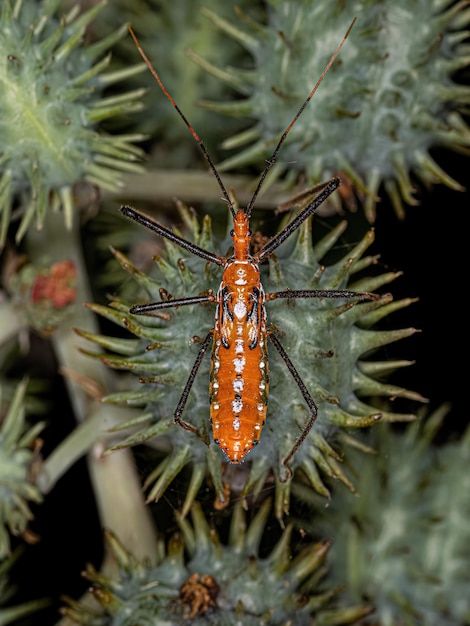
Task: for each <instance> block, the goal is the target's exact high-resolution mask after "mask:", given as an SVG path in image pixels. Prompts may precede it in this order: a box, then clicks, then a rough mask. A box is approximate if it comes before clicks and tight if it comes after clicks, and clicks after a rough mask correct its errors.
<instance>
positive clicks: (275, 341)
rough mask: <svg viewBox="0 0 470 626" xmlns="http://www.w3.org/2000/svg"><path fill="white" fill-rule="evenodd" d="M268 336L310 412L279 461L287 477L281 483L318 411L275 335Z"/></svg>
mask: <svg viewBox="0 0 470 626" xmlns="http://www.w3.org/2000/svg"><path fill="white" fill-rule="evenodd" d="M268 336H269V339H270V340H271V342H272V343H273V345H274V347H275V348H276V350H277V351H278V352H279V354H280V355H281V357H282V359H283V361H284V363H285V364H286V366H287V369H288V370H289V372H290V373H291V374H292V377H293V379H294V380H295V382H296V383H297V386H298V387H299V389H300V391H301V393H302V395H303V397H304V400H305V402H306V403H307V406H308V408H309V409H310V411H311V414H310V418H309V419H308V421H307V423H306V424H305V426H304V427H303V429H302V432H301V433H300V436H299V438H298V439H297V441H296V442H295V443H294V445H293V446H292V449H291V450H290V452H288V454H287V455H286V456H285V457H284V458H283V459H282V461H281V465H282V466H284V467H285V469H286V472H287V476H286V477H285V478H282V477H281V478H280V481H281V482H286V481H287V480H288V479H289V478H291V477H292V469H291V468H290V467H289V461H290V460H291V459H292V457H293V456H294V454H295V453H296V452H297V450H298V449H299V448H300V446H301V445H302V443H303V442H304V441H305V438H306V437H307V435H308V433H309V432H310V431H311V429H312V426H313V425H314V423H315V420H316V419H317V412H318V409H317V405H316V404H315V401H314V400H313V398H312V396H311V395H310V393H309V391H308V389H307V387H306V386H305V383H304V381H303V380H302V379H301V377H300V374H299V373H298V371H297V370H296V369H295V367H294V364H293V363H292V361H291V360H290V358H289V356H288V354H287V352H286V351H285V350H284V348H283V347H282V345H281V343H280V341H279V339H278V338H277V337H276V335H274V333H273V332H272V331H269V332H268Z"/></svg>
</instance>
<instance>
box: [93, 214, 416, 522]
mask: <svg viewBox="0 0 470 626" xmlns="http://www.w3.org/2000/svg"><path fill="white" fill-rule="evenodd" d="M179 208H180V212H181V216H182V218H183V220H184V222H185V224H186V227H187V228H188V229H189V231H190V237H189V239H190V240H192V241H194V242H195V243H196V244H197V245H199V246H201V247H203V248H206V249H209V250H218V251H219V252H220V253H221V254H225V253H226V252H227V250H228V248H229V241H230V237H229V235H228V234H227V236H226V238H225V240H224V242H222V243H219V244H218V245H216V244H215V242H214V240H213V236H212V233H211V227H210V220H209V218H208V217H206V218H205V219H204V223H203V227H202V230H201V231H199V225H198V221H197V219H196V217H195V216H194V215H193V214H192V213H191V212H190V211H188V210H187V209H186V207H184V206H183V205H182V204H180V205H179ZM345 227H346V223H345V222H341V223H340V224H339V225H338V226H337V227H336V228H335V229H334V230H332V231H331V232H330V233H329V234H328V235H327V236H326V237H325V238H324V239H322V240H321V241H320V242H319V243H318V244H316V245H315V246H314V247H312V237H311V225H310V222H309V221H307V222H306V223H305V225H304V226H303V227H302V228H301V229H299V231H298V232H297V233H296V235H294V236H292V237H291V239H290V243H287V242H286V243H285V244H284V245H283V246H281V248H279V253H278V255H277V257H276V258H271V259H270V263H269V266H268V265H267V264H266V265H265V266H262V268H261V269H262V280H263V284H264V287H265V289H267V290H268V291H269V290H272V291H280V290H284V289H286V288H291V289H341V288H344V287H345V286H346V285H348V287H349V288H352V289H354V290H356V291H374V290H376V289H378V288H380V287H381V286H383V285H386V284H387V283H389V282H391V281H393V280H394V279H395V278H396V276H397V274H396V273H386V274H383V275H381V276H376V277H370V276H369V277H367V276H364V277H363V278H361V279H360V280H359V279H356V281H354V280H353V279H352V277H353V275H354V273H355V272H359V271H361V270H364V271H366V270H367V268H368V267H370V266H371V265H374V263H375V261H376V259H375V257H372V256H369V257H363V256H362V255H363V253H364V252H365V250H366V249H367V247H368V246H369V245H370V244H371V243H372V240H373V233H372V231H371V232H369V233H367V234H366V236H365V237H364V238H363V240H362V241H360V242H359V243H358V244H357V245H356V246H355V247H354V248H352V249H351V250H350V251H349V253H348V254H347V255H346V256H345V257H344V258H342V259H340V260H339V261H337V262H336V263H335V264H333V265H330V266H328V267H326V268H324V267H323V266H321V265H320V262H319V261H320V259H321V258H323V257H324V256H325V255H326V254H327V253H328V251H329V250H331V249H332V248H333V246H334V245H335V243H336V242H337V241H338V239H339V237H340V236H341V234H342V232H343V231H344V229H345ZM116 254H117V256H118V259H119V260H120V261H121V263H122V265H123V266H124V267H125V269H126V270H127V271H129V272H130V274H131V275H132V276H133V277H134V278H135V279H136V280H137V281H138V282H139V283H140V285H141V286H142V287H144V288H145V290H146V291H147V293H148V294H149V296H148V299H149V300H150V301H159V300H160V291H159V290H160V288H164V289H166V290H167V291H168V292H169V294H170V295H167V296H166V297H171V296H173V297H175V298H180V297H185V296H194V295H197V294H199V293H201V292H203V291H205V290H207V289H213V290H214V292H215V291H216V290H217V289H218V287H219V284H220V271H219V270H218V268H216V267H214V266H212V265H210V264H208V263H206V262H205V261H203V260H201V259H199V258H198V257H194V256H192V255H188V254H185V255H184V256H182V254H181V250H180V249H179V248H177V247H175V246H174V245H173V244H166V252H165V254H162V256H160V257H157V258H156V262H157V270H158V274H157V276H156V279H152V278H150V277H148V276H147V275H146V274H144V273H143V272H140V271H139V270H138V269H137V268H136V267H135V266H134V265H133V264H132V263H131V262H130V261H129V260H128V259H126V258H125V257H124V256H122V255H120V254H118V253H116ZM146 299H147V298H145V299H144V300H143V301H145V300H146ZM412 301H413V300H411V299H406V300H403V301H400V302H391V297H390V296H389V295H385V296H384V297H383V298H381V299H380V300H378V301H373V302H362V303H359V302H354V301H353V302H351V301H346V300H342V301H338V300H337V299H331V298H325V299H323V300H319V299H308V300H297V301H295V302H288V303H285V302H284V303H283V302H280V301H277V302H276V301H275V302H273V303H268V304H267V307H266V308H267V314H268V322H270V323H271V324H272V325H273V328H274V329H275V333H276V335H277V336H278V338H279V340H280V341H281V343H282V344H283V346H284V347H285V349H286V351H287V352H288V354H289V355H290V356H291V359H292V361H293V362H294V366H295V367H296V368H297V370H298V372H299V374H300V376H301V377H302V378H303V381H304V383H305V385H306V386H307V388H308V389H309V390H310V393H311V394H312V396H313V398H314V399H315V402H316V403H317V405H318V419H317V422H316V424H315V426H314V428H313V429H312V430H311V431H310V433H309V435H308V437H307V439H306V441H305V442H304V443H303V445H302V446H301V447H300V449H299V451H298V452H297V454H296V455H295V456H294V458H293V461H292V467H293V469H294V471H295V470H300V471H301V472H302V474H303V475H304V476H306V477H307V480H308V482H309V483H310V484H311V485H312V486H313V488H314V489H315V490H316V491H318V492H319V493H322V494H324V495H325V496H328V493H329V492H328V490H327V488H326V486H325V485H324V483H323V481H322V479H321V476H320V474H321V473H324V474H326V475H328V476H331V477H335V478H339V479H340V480H342V481H343V482H344V483H346V484H347V485H348V486H350V487H351V488H352V485H351V483H350V480H349V479H348V477H347V475H346V474H345V472H344V471H343V470H342V469H341V467H340V463H339V461H340V454H341V453H340V452H338V450H336V449H334V445H335V444H336V443H337V436H338V434H339V432H340V431H341V430H342V429H349V428H361V427H365V426H370V425H371V424H374V423H375V422H376V421H377V419H378V418H379V414H378V413H379V412H378V411H377V409H375V408H374V407H373V406H370V405H368V404H366V403H365V402H363V401H362V400H361V399H360V396H386V397H388V396H396V395H399V396H401V397H402V398H405V399H406V398H408V399H411V400H413V401H416V400H417V401H420V400H422V397H421V396H420V395H419V394H417V393H414V392H411V391H407V390H405V389H398V388H397V387H395V386H393V385H388V384H385V383H383V382H379V381H378V380H376V378H375V377H378V376H381V374H382V372H388V371H390V370H393V369H394V368H396V367H400V366H403V365H404V364H406V363H404V362H403V361H400V362H380V361H369V360H367V359H366V358H365V354H366V353H373V352H374V351H375V350H377V349H378V348H379V347H381V346H383V345H385V344H388V343H390V342H393V341H396V340H399V339H401V338H404V337H407V336H410V335H411V334H413V333H414V332H415V329H414V328H408V329H403V330H395V331H393V330H392V331H390V330H389V331H381V330H372V329H370V328H369V327H370V326H372V325H373V324H374V323H375V322H378V321H379V320H380V319H382V318H383V317H385V316H386V315H387V314H389V313H391V312H392V311H394V310H396V309H399V308H401V307H405V306H407V305H408V304H410V303H411V302H412ZM130 304H131V303H129V302H123V301H118V300H117V301H115V302H113V303H112V304H111V306H110V307H106V306H101V305H93V304H91V305H89V306H90V307H91V308H92V310H94V311H95V312H97V313H98V314H100V315H102V316H104V317H106V318H108V319H109V320H111V321H113V322H115V323H117V324H119V325H120V326H122V327H124V328H127V329H128V330H129V331H130V332H131V333H133V334H134V335H135V336H136V338H131V339H129V338H124V339H123V338H112V337H107V336H97V335H92V334H89V333H82V334H83V335H84V336H85V337H87V338H88V339H90V340H91V341H93V342H95V343H97V344H98V345H100V346H101V347H102V348H105V349H106V350H107V352H105V353H98V354H95V353H91V354H92V355H93V356H94V357H95V358H98V359H101V360H102V361H103V362H104V363H105V364H107V365H108V366H110V367H113V368H116V369H121V370H128V371H131V372H133V373H134V374H136V375H138V376H139V377H141V381H142V382H144V383H145V384H144V385H141V386H139V387H138V388H137V389H135V388H134V389H132V390H129V391H123V392H122V393H118V394H114V395H112V396H109V397H108V398H107V399H106V401H107V402H114V403H118V404H126V405H128V406H136V407H143V409H144V410H143V412H141V413H140V414H138V416H137V417H136V418H135V420H132V421H131V422H129V423H126V424H123V426H122V428H123V429H124V428H131V429H132V431H131V434H130V436H129V437H128V438H126V439H124V440H123V441H122V442H121V443H120V444H118V445H117V446H116V448H119V447H126V446H131V445H136V444H140V443H142V442H144V441H148V440H149V439H151V438H154V437H157V436H160V435H167V436H169V437H170V439H171V447H172V450H173V452H172V454H171V455H170V456H168V457H167V458H166V459H165V460H164V462H162V463H161V465H159V466H158V467H157V468H156V469H155V471H154V472H153V473H152V474H151V475H150V476H149V477H148V479H147V483H146V484H147V486H149V485H152V484H153V483H154V484H153V486H152V488H151V490H150V493H149V500H156V499H158V498H159V497H161V495H162V494H163V492H164V490H165V489H166V487H167V486H168V484H169V483H170V481H171V480H172V479H173V478H174V477H175V476H176V475H177V474H178V473H179V472H180V471H181V469H182V468H183V466H184V465H185V464H187V463H190V462H191V463H193V467H194V469H193V478H192V480H191V484H190V486H189V488H188V497H187V500H186V503H185V506H184V510H185V511H187V510H188V507H189V504H190V502H191V500H192V499H193V498H194V497H195V495H196V493H197V490H198V489H199V487H200V485H201V484H202V481H203V479H204V476H205V473H206V470H207V468H209V471H210V473H211V476H212V480H213V482H214V485H215V488H216V491H217V494H218V497H219V498H220V499H221V500H222V501H223V499H224V485H223V466H224V459H223V456H222V454H221V453H220V450H219V449H218V448H217V446H215V445H210V446H209V447H207V445H206V444H205V443H204V442H203V441H201V440H200V439H199V438H198V437H196V436H195V435H193V434H192V433H188V432H187V431H183V430H182V429H181V428H179V427H178V426H177V425H176V424H175V423H174V421H173V414H174V411H175V409H176V406H177V404H178V401H179V399H180V396H181V393H182V390H183V388H184V386H185V384H186V381H187V379H188V376H189V373H190V371H191V368H192V366H193V363H194V361H195V359H196V355H197V353H198V351H199V343H200V341H201V337H205V336H206V334H207V332H208V331H209V329H211V328H212V327H213V324H214V313H215V310H214V306H213V305H196V306H191V307H189V306H184V307H180V308H178V309H171V310H165V311H163V312H157V313H156V314H155V315H153V316H141V315H130V314H129V308H130ZM271 305H272V306H271ZM269 356H270V370H271V373H270V380H271V382H270V395H269V403H268V417H267V422H266V424H265V426H264V429H263V433H262V436H261V442H260V444H259V445H258V446H257V447H256V448H255V449H254V450H253V451H252V452H251V453H250V456H249V459H250V461H251V462H250V463H249V464H248V467H249V476H248V479H247V480H246V484H245V487H244V490H243V493H242V495H246V494H248V493H250V491H251V490H252V489H254V490H255V493H257V492H258V491H259V490H260V489H261V488H262V487H263V485H264V483H265V480H266V478H267V477H268V476H269V475H270V473H271V472H272V471H273V472H274V475H275V477H276V479H277V480H276V507H275V508H276V513H277V515H278V516H279V517H282V515H283V512H284V511H286V510H287V509H288V506H289V493H290V481H287V482H282V479H283V477H284V472H283V469H284V468H282V467H281V459H283V458H284V457H285V456H286V454H287V453H288V452H289V451H290V450H291V448H292V446H293V445H294V443H295V441H296V439H297V437H298V436H299V434H300V432H301V430H302V428H303V427H304V425H305V423H306V421H307V420H308V417H309V413H308V412H307V410H306V408H305V405H304V402H303V400H302V396H301V393H300V391H299V389H298V388H297V386H296V384H295V382H294V381H293V379H292V376H291V374H290V373H289V371H288V370H287V368H286V366H285V363H284V361H283V360H282V359H281V358H280V357H279V355H278V354H277V353H275V351H274V350H270V353H269ZM208 385H209V358H206V359H204V360H203V362H202V365H201V368H200V371H199V373H198V375H197V377H196V380H195V382H194V385H193V387H192V390H191V393H190V394H189V398H188V403H187V405H186V408H185V413H184V416H183V417H184V418H185V419H186V420H188V421H190V422H191V424H193V425H195V426H197V428H198V429H199V430H200V432H201V433H203V436H204V437H205V438H206V439H207V441H209V439H210V436H209V432H208V430H209V401H208ZM382 419H385V420H391V421H394V420H409V419H414V416H413V415H410V414H408V413H399V412H396V413H390V412H389V413H387V412H382Z"/></svg>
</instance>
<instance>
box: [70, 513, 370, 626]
mask: <svg viewBox="0 0 470 626" xmlns="http://www.w3.org/2000/svg"><path fill="white" fill-rule="evenodd" d="M269 508H270V503H269V501H266V502H265V503H264V505H263V507H261V509H260V510H259V511H258V513H257V515H256V517H254V518H253V520H252V521H251V523H250V524H249V525H247V523H246V521H245V516H244V513H243V510H242V507H241V506H240V505H239V506H237V507H236V508H235V511H234V513H233V516H232V520H231V525H230V530H229V536H228V541H227V543H226V544H225V545H224V544H223V543H222V541H221V540H220V538H219V536H218V533H217V532H216V530H215V529H214V528H211V527H210V526H209V524H208V523H207V521H206V518H205V517H204V515H203V513H202V509H201V508H200V506H199V505H196V504H195V505H193V509H192V522H193V523H192V524H190V523H189V521H188V520H185V519H183V518H182V517H180V516H179V517H177V521H178V524H179V526H180V534H178V535H175V536H174V537H173V538H172V539H171V540H170V541H169V543H168V545H167V547H166V549H165V547H164V546H163V545H162V547H161V549H160V554H161V557H160V561H159V563H158V564H157V565H156V566H154V567H150V566H149V565H145V564H143V563H139V562H138V561H137V560H136V559H135V558H134V557H133V556H132V555H131V554H129V553H128V551H126V549H125V547H123V546H122V545H121V544H120V542H119V541H118V539H117V538H116V537H115V536H113V535H112V534H111V533H107V536H106V538H107V541H108V544H109V546H110V548H111V551H112V554H113V555H114V557H115V559H116V560H117V562H118V565H119V570H120V576H119V579H117V580H116V579H110V578H107V577H105V576H103V575H102V574H99V573H98V572H96V571H95V570H94V568H93V567H91V566H88V568H87V571H86V572H85V576H86V578H87V579H88V580H89V581H90V582H91V583H92V588H91V591H92V594H93V595H94V597H95V598H96V599H97V600H98V602H99V603H100V605H101V607H102V609H103V611H104V615H102V616H99V615H97V614H96V613H93V614H92V613H90V612H89V611H88V610H87V609H86V608H85V607H84V606H82V605H80V603H77V602H73V601H72V600H70V601H69V606H68V607H65V608H64V609H63V613H64V614H65V615H66V616H68V617H69V618H71V619H72V620H73V621H75V622H77V623H78V624H83V625H84V626H85V625H87V624H90V623H93V624H94V625H95V626H105V625H106V626H114V625H115V626H117V625H118V624H119V626H131V625H134V624H139V625H140V626H144V625H147V624H148V625H149V626H150V625H152V624H157V623H158V624H167V625H168V626H172V625H173V624H174V625H175V626H176V625H180V624H183V623H188V624H189V623H190V624H193V625H194V626H205V625H208V624H218V625H222V624H224V625H226V626H232V625H233V626H235V625H237V624H241V623H243V625H244V626H259V625H260V624H265V625H266V626H268V625H271V626H277V625H279V626H287V624H289V625H292V626H301V625H303V624H313V623H315V624H318V626H321V625H323V626H327V625H329V626H335V625H340V624H354V623H357V621H358V620H359V619H361V618H362V617H364V616H365V615H368V614H369V613H370V610H371V609H370V607H368V606H365V605H364V604H360V605H357V606H349V607H346V608H342V609H336V608H335V607H334V600H333V599H334V598H335V596H336V595H337V594H338V590H337V589H326V588H325V587H324V586H323V585H322V582H321V579H322V578H323V577H324V574H325V569H324V562H325V559H326V556H327V553H328V550H329V547H330V544H329V542H321V543H317V544H308V545H306V546H305V547H304V549H303V550H302V551H301V552H299V553H298V554H296V555H295V556H293V555H292V554H291V549H290V542H291V535H292V527H290V526H289V527H287V528H286V529H285V530H284V532H283V533H282V535H281V538H280V539H279V541H278V543H277V544H276V545H275V546H274V547H273V548H272V549H271V551H270V553H269V554H268V555H267V556H264V557H263V558H261V557H260V556H259V552H260V543H261V541H262V539H263V534H264V530H265V526H266V520H267V516H268V513H269ZM185 551H186V553H187V555H188V557H185ZM90 620H92V621H90Z"/></svg>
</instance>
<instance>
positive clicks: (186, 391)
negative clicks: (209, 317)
mask: <svg viewBox="0 0 470 626" xmlns="http://www.w3.org/2000/svg"><path fill="white" fill-rule="evenodd" d="M213 334H214V329H213V328H212V329H211V330H210V331H209V332H208V333H207V336H206V338H205V339H204V341H203V342H202V344H201V347H200V348H199V352H198V354H197V357H196V360H195V361H194V365H193V367H192V369H191V372H190V374H189V378H188V380H187V382H186V385H185V386H184V389H183V393H182V394H181V398H180V400H179V402H178V406H177V407H176V411H175V413H174V415H173V419H174V420H175V422H176V423H177V424H178V426H181V428H184V430H189V431H190V432H192V433H194V434H195V435H197V436H198V437H199V438H200V439H202V441H204V443H206V444H207V445H209V442H208V441H206V440H205V439H204V437H203V436H202V435H201V432H200V430H199V428H197V427H196V426H193V424H190V423H189V422H186V421H185V420H183V419H181V415H182V413H183V411H184V407H185V406H186V402H187V401H188V396H189V392H190V391H191V388H192V386H193V383H194V379H195V378H196V375H197V373H198V371H199V368H200V366H201V363H202V359H203V358H204V355H205V353H206V352H207V348H208V347H209V345H210V343H211V341H212V336H213Z"/></svg>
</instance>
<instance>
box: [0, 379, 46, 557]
mask: <svg viewBox="0 0 470 626" xmlns="http://www.w3.org/2000/svg"><path fill="white" fill-rule="evenodd" d="M26 384H27V383H26V382H25V381H24V382H22V383H20V384H19V385H18V387H17V389H16V393H15V395H14V397H13V399H12V401H11V404H10V406H9V407H8V410H7V412H6V414H5V415H4V416H3V415H2V419H1V423H0V502H1V510H0V559H3V558H4V557H5V556H7V555H8V554H9V552H10V534H9V533H11V534H13V535H24V534H25V533H26V532H27V527H28V523H29V522H30V521H31V519H32V513H31V511H30V509H29V506H28V503H29V502H35V503H38V502H41V501H42V497H41V494H40V492H39V490H38V488H37V487H36V486H35V485H34V476H33V464H34V461H35V459H36V455H35V451H34V448H35V444H36V441H37V437H38V434H39V433H40V432H41V430H42V429H43V428H44V424H43V423H37V424H35V425H34V426H32V427H31V428H29V429H27V427H26V425H25V408H24V401H25V393H26Z"/></svg>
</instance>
